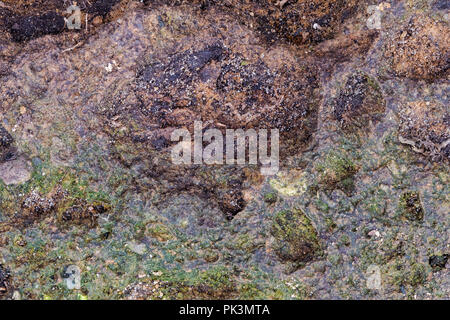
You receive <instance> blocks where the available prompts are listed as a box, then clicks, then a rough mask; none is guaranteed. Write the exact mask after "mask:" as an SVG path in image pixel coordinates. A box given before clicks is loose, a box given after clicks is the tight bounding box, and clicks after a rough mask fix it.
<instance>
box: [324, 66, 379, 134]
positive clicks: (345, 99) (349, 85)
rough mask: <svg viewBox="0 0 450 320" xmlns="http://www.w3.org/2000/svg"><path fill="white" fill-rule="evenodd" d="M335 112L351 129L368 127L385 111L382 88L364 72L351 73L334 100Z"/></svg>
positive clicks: (343, 123) (342, 124)
mask: <svg viewBox="0 0 450 320" xmlns="http://www.w3.org/2000/svg"><path fill="white" fill-rule="evenodd" d="M332 104H333V114H334V117H335V118H336V120H338V121H339V122H340V124H341V126H342V127H343V128H344V129H346V130H349V131H355V130H357V129H363V130H364V131H365V132H367V128H368V126H369V124H370V122H371V121H375V120H377V118H379V117H380V116H381V115H382V114H383V113H384V111H385V101H384V98H383V94H382V92H381V88H380V86H379V85H378V83H377V82H376V80H375V79H374V78H372V77H371V76H369V75H367V74H364V73H362V72H356V73H354V74H351V75H350V76H349V77H348V78H347V80H346V82H345V85H344V87H343V88H342V89H341V91H340V92H339V95H338V97H337V98H336V99H335V100H334V101H333V102H332Z"/></svg>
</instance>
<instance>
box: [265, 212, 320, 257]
mask: <svg viewBox="0 0 450 320" xmlns="http://www.w3.org/2000/svg"><path fill="white" fill-rule="evenodd" d="M271 234H272V235H273V236H274V237H275V243H274V250H275V252H276V254H277V255H278V257H279V258H280V259H281V260H283V261H286V262H294V263H302V262H308V261H311V260H312V259H313V258H314V257H316V256H318V255H319V254H320V251H321V247H320V243H319V239H318V234H317V231H316V230H315V228H314V226H313V225H312V223H311V221H310V219H309V218H308V217H307V216H306V215H305V214H304V213H303V212H302V211H301V210H299V209H291V210H282V211H280V212H278V213H277V214H276V215H275V217H274V219H273V224H272V229H271Z"/></svg>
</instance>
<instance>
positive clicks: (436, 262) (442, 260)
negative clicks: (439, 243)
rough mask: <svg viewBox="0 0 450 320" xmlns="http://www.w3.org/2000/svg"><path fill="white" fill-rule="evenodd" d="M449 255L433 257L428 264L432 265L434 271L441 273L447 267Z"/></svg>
mask: <svg viewBox="0 0 450 320" xmlns="http://www.w3.org/2000/svg"><path fill="white" fill-rule="evenodd" d="M448 257H449V255H448V254H443V255H440V256H439V255H434V256H431V257H430V259H428V263H429V264H430V266H431V268H433V271H439V270H442V269H444V268H445V265H446V264H447V261H448Z"/></svg>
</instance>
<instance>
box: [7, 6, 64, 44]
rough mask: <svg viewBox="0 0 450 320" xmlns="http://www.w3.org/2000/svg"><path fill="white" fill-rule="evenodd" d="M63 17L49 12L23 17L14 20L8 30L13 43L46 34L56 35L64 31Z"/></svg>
mask: <svg viewBox="0 0 450 320" xmlns="http://www.w3.org/2000/svg"><path fill="white" fill-rule="evenodd" d="M64 25H65V22H64V17H63V16H61V15H59V14H57V13H55V12H49V13H45V14H43V15H39V16H25V17H20V18H18V19H16V21H15V22H14V23H13V24H12V26H11V28H10V33H11V36H12V38H13V39H14V40H15V41H18V42H20V41H27V40H31V39H34V38H37V37H40V36H43V35H46V34H57V33H60V32H62V31H63V29H64Z"/></svg>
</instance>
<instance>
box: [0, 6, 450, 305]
mask: <svg viewBox="0 0 450 320" xmlns="http://www.w3.org/2000/svg"><path fill="white" fill-rule="evenodd" d="M447 3H448V1H447V2H446V1H438V0H426V1H423V0H411V1H410V0H408V1H406V0H404V1H392V2H387V1H384V2H382V1H341V0H334V1H332V0H287V1H279V0H262V1H253V0H224V1H217V0H156V1H137V0H120V1H119V0H117V1H116V0H115V1H109V0H96V1H95V0H89V1H83V0H80V1H79V3H78V5H79V6H80V9H81V11H82V15H81V18H82V19H81V20H82V28H81V29H80V30H76V31H75V30H68V28H67V26H66V25H65V23H64V18H65V17H67V14H66V13H64V12H65V9H66V8H67V6H68V5H69V2H68V1H57V0H54V1H53V0H50V1H44V0H36V1H34V0H19V1H13V0H3V1H1V2H0V83H1V86H0V299H212V298H217V299H238V298H240V299H374V298H376V299H448V298H449V297H450V296H449V294H450V291H449V290H450V283H449V279H450V277H449V276H448V255H449V252H448V251H449V250H448V243H449V241H448V212H449V209H450V208H449V199H448V194H449V185H450V184H449V162H448V160H449V150H450V145H449V134H450V132H449V128H450V127H449V114H448V113H449V109H448V106H449V103H448V95H449V83H448V65H449V56H448V48H449V43H448V42H449V32H448V28H449V26H448V24H449V20H448V4H447ZM369 5H376V8H378V10H379V12H380V13H381V20H380V28H375V29H374V28H373V25H371V24H369V23H368V19H369V18H371V15H372V14H373V11H370V10H369V11H368V6H369ZM371 8H372V9H373V8H375V7H371ZM372 18H373V16H372ZM194 121H202V123H203V128H202V130H203V131H205V130H206V129H209V128H217V129H219V130H220V131H221V132H222V133H224V132H225V130H226V129H244V130H248V129H255V130H259V129H278V130H279V131H280V157H281V159H280V170H279V172H278V173H277V174H276V175H272V176H263V175H261V173H260V167H259V166H258V165H244V166H235V165H219V164H216V165H202V164H195V165H174V164H173V163H172V161H171V149H172V147H173V146H174V144H175V142H173V141H171V134H172V133H173V132H174V130H176V129H180V128H185V129H187V130H188V131H189V132H190V133H191V134H192V133H193V132H194V126H193V125H194ZM205 145H206V142H205V143H204V146H205ZM224 148H226V144H224ZM67 270H80V273H81V276H82V278H81V279H82V281H81V282H80V288H79V289H78V286H75V287H74V286H69V285H67V283H68V282H67V281H68V272H67ZM69 276H70V275H69ZM377 277H379V278H377Z"/></svg>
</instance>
